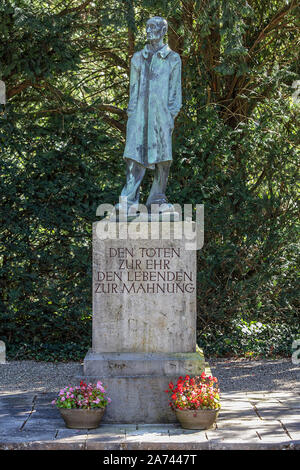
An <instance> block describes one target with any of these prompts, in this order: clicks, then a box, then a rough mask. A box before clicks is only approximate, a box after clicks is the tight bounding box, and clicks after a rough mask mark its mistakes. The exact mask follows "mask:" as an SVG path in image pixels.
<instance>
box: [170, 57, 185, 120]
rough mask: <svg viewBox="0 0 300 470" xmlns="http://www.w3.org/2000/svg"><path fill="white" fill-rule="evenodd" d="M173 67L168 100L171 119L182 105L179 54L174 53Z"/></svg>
mask: <svg viewBox="0 0 300 470" xmlns="http://www.w3.org/2000/svg"><path fill="white" fill-rule="evenodd" d="M173 61H174V63H173V67H172V72H171V76H170V81H169V100H168V107H169V111H170V113H171V114H172V117H173V119H175V117H176V116H177V114H178V113H179V111H180V108H181V106H182V95H181V59H180V56H179V54H176V56H175V58H174V59H173Z"/></svg>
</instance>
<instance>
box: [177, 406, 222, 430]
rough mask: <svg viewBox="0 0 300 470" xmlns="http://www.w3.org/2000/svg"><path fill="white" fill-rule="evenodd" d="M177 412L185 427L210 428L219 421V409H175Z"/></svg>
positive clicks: (182, 425)
mask: <svg viewBox="0 0 300 470" xmlns="http://www.w3.org/2000/svg"><path fill="white" fill-rule="evenodd" d="M175 413H176V417H177V419H178V421H179V422H180V424H181V427H183V428H185V429H209V428H211V427H213V425H214V424H215V422H216V421H217V417H218V414H219V410H175Z"/></svg>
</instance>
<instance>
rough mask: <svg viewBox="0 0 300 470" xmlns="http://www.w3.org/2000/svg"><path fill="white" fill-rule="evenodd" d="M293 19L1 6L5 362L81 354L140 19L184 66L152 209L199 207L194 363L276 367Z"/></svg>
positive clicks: (238, 4) (145, 5)
mask: <svg viewBox="0 0 300 470" xmlns="http://www.w3.org/2000/svg"><path fill="white" fill-rule="evenodd" d="M299 10H300V8H299V3H298V2H297V1H295V0H292V1H290V0H248V2H247V1H245V0H192V1H190V0H185V1H183V0H159V1H156V0H85V1H83V0H65V1H61V0H48V1H41V0H2V2H1V5H0V79H1V80H3V81H4V82H5V84H6V90H7V104H6V106H2V107H1V109H0V146H1V148H0V157H1V182H0V186H1V212H0V218H1V241H0V250H1V251H0V284H1V299H0V338H1V339H2V340H4V341H5V342H6V343H7V348H8V354H9V357H11V358H17V359H21V358H36V359H46V360H49V359H50V360H51V359H60V360H61V359H69V360H70V359H80V358H83V357H84V355H85V353H86V351H87V348H88V347H89V344H90V341H91V262H90V255H91V253H90V251H91V224H92V222H93V221H94V220H95V219H96V216H95V213H96V208H97V206H98V205H99V204H101V203H104V202H107V203H113V204H114V203H116V202H117V200H118V196H119V193H120V189H121V188H122V185H123V183H124V177H125V165H124V161H123V160H122V153H123V148H124V142H125V128H126V112H125V109H126V107H127V101H128V85H129V67H130V58H131V56H132V54H133V53H134V51H136V50H139V49H141V48H142V47H143V46H144V43H145V32H144V26H145V22H146V20H147V19H148V18H149V17H151V16H154V15H161V16H164V17H165V18H167V20H168V23H169V32H168V42H169V45H170V47H171V48H172V49H173V50H175V51H177V52H178V53H179V54H180V55H181V58H182V62H183V94H184V105H183V108H182V110H181V112H180V115H179V117H178V118H177V122H176V126H175V132H174V163H173V165H172V171H171V176H170V182H169V186H168V196H169V199H170V201H171V202H173V203H175V202H176V203H180V204H184V203H193V204H197V203H203V204H204V205H205V244H204V247H203V249H202V250H201V251H199V252H198V269H199V271H198V317H199V318H198V320H199V338H198V339H199V345H200V346H202V347H204V348H205V352H206V354H208V355H210V354H218V355H224V354H246V355H249V356H251V355H257V354H264V355H272V354H273V355H274V354H285V355H290V354H291V343H292V340H293V338H296V337H299V334H300V333H299V291H297V275H299V271H298V268H297V264H298V263H297V262H298V260H299V258H298V257H299V251H298V246H297V221H298V217H297V214H298V213H297V211H298V206H297V156H298V155H297V145H298V143H299V140H297V139H298V138H299V137H298V136H297V129H298V125H299V114H298V113H299V104H298V103H297V100H298V102H299V98H298V92H297V90H296V89H295V88H294V87H295V81H296V80H297V78H299V62H298V57H297V52H298V50H299V25H297V16H298V17H299ZM297 27H298V29H297ZM298 148H299V147H298ZM150 177H151V175H147V177H146V180H145V184H144V186H143V193H142V194H143V195H146V193H147V192H148V190H149V185H150V183H151V178H150ZM142 202H143V199H142Z"/></svg>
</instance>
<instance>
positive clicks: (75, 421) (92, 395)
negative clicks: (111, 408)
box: [52, 380, 111, 429]
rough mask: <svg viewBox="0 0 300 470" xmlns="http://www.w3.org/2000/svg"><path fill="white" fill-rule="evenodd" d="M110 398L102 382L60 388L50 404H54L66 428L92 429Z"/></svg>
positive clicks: (81, 383)
mask: <svg viewBox="0 0 300 470" xmlns="http://www.w3.org/2000/svg"><path fill="white" fill-rule="evenodd" d="M110 402H111V399H110V398H109V397H108V396H107V395H106V390H105V388H104V387H103V384H102V382H100V380H98V382H97V383H96V384H91V383H89V384H86V383H85V382H83V381H81V382H80V385H79V386H75V387H71V385H69V386H67V387H64V388H62V389H61V390H60V391H59V393H58V396H57V398H56V399H55V400H53V401H52V405H56V406H57V408H58V409H59V411H60V414H61V416H62V418H63V419H64V421H65V423H66V426H67V427H68V428H75V429H93V428H97V427H98V426H99V423H100V421H101V419H102V417H103V415H104V411H105V408H106V406H107V405H108V403H110Z"/></svg>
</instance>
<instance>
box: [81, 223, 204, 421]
mask: <svg viewBox="0 0 300 470" xmlns="http://www.w3.org/2000/svg"><path fill="white" fill-rule="evenodd" d="M101 224H102V225H101ZM106 228H107V232H105V231H104V230H103V223H102V222H100V223H97V222H96V223H95V224H94V225H93V339H92V350H91V351H89V352H88V354H87V355H86V357H85V360H84V375H85V377H86V378H87V379H89V380H96V379H97V380H98V379H100V380H101V381H102V382H103V383H104V384H105V386H106V387H107V390H108V395H109V396H110V397H111V399H112V403H111V405H110V406H109V407H108V408H107V411H106V414H105V416H104V419H103V421H104V422H119V423H121V422H123V423H124V422H126V423H161V422H165V423H167V422H172V421H176V419H175V416H174V414H173V413H172V412H171V410H170V408H169V407H168V395H167V394H166V393H164V390H166V389H167V388H168V384H169V382H170V380H172V381H175V380H176V379H177V378H178V377H179V376H180V375H185V374H190V375H199V374H201V373H202V371H203V370H204V369H205V361H204V357H203V354H202V352H201V351H200V350H199V349H198V350H197V349H196V253H197V252H196V251H195V250H187V249H186V248H187V246H188V240H186V238H185V234H184V230H183V223H182V222H170V223H168V222H157V223H154V222H151V223H148V222H140V223H136V222H131V223H129V224H126V223H125V222H109V223H107V227H106ZM105 236H107V238H104V237H105Z"/></svg>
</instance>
